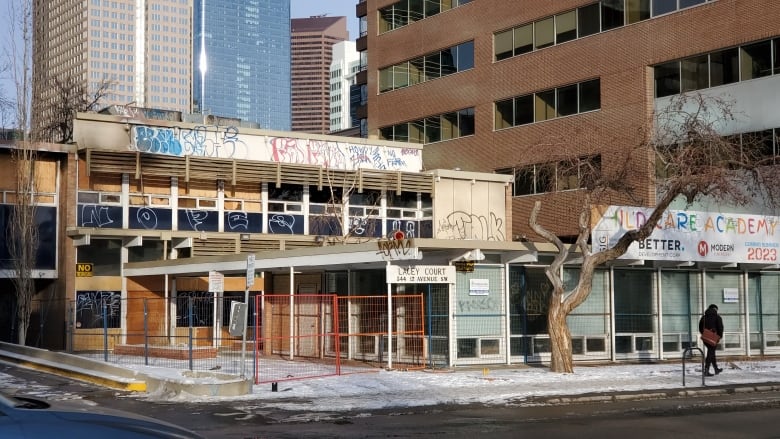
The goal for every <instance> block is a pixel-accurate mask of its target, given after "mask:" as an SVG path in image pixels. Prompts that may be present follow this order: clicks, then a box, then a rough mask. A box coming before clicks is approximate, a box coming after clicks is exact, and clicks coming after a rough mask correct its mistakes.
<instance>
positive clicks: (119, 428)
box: [0, 393, 204, 439]
mask: <svg viewBox="0 0 780 439" xmlns="http://www.w3.org/2000/svg"><path fill="white" fill-rule="evenodd" d="M93 437H94V438H97V437H103V438H107V439H142V438H144V439H148V438H159V439H166V438H168V439H173V438H176V439H192V438H200V439H204V438H203V436H201V435H199V434H197V433H195V432H193V431H190V430H187V429H184V428H182V427H178V426H176V425H173V424H170V423H167V422H162V421H158V420H156V419H152V418H147V417H144V416H139V415H135V414H132V413H127V412H121V411H118V410H111V409H103V408H96V407H90V406H87V405H85V404H82V403H76V402H65V401H63V402H59V401H58V402H46V401H42V400H38V399H33V398H28V397H23V396H11V395H7V394H4V393H0V438H9V439H10V438H14V439H17V438H19V439H29V438H35V439H38V438H57V439H69V438H78V439H85V438H93Z"/></svg>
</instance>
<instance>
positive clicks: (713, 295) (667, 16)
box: [356, 0, 780, 361]
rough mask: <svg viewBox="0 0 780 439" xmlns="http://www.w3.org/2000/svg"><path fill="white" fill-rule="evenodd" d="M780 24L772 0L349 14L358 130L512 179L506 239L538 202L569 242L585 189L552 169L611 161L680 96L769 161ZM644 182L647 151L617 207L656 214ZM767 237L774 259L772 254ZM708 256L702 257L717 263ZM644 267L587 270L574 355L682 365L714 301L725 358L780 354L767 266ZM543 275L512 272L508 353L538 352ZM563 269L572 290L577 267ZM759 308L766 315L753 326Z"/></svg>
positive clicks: (491, 0)
mask: <svg viewBox="0 0 780 439" xmlns="http://www.w3.org/2000/svg"><path fill="white" fill-rule="evenodd" d="M779 14H780V3H778V2H776V1H771V0H709V1H708V0H638V1H634V0H603V1H593V0H567V1H556V2H539V1H533V0H524V1H514V2H506V1H501V0H460V1H449V0H442V1H431V2H406V1H403V2H399V1H397V0H366V1H364V2H357V4H356V15H357V17H358V18H359V19H360V22H361V32H362V31H365V34H361V36H360V37H359V38H358V40H357V41H356V46H357V49H358V51H360V52H361V59H362V60H364V63H363V67H364V70H363V71H361V73H360V74H358V84H360V85H363V86H364V87H365V88H366V96H367V103H366V105H365V106H364V107H363V108H362V109H361V110H360V111H362V112H363V114H364V120H365V124H366V130H365V135H366V136H367V137H369V138H378V139H392V140H395V141H406V142H414V143H422V144H424V145H425V146H424V149H423V151H424V152H423V159H424V163H425V165H426V167H433V168H444V169H453V168H457V169H463V170H469V171H480V172H496V173H503V174H507V175H511V176H512V177H513V185H512V191H513V196H512V201H511V205H512V206H511V210H510V211H511V214H510V215H508V217H507V219H508V220H509V221H511V223H512V227H511V229H512V232H513V234H514V236H512V237H511V239H514V240H523V239H526V238H527V239H530V240H532V241H533V240H538V239H539V237H538V236H536V235H535V234H534V233H532V231H531V230H530V227H529V226H528V219H529V212H530V210H531V208H532V207H533V205H534V203H535V202H536V201H542V203H543V210H542V213H541V215H540V222H541V223H542V224H544V225H545V226H546V227H547V228H548V229H549V230H551V231H552V232H553V233H555V234H557V235H558V236H560V237H563V238H567V237H573V236H575V235H576V234H577V216H578V215H579V212H580V210H581V207H580V206H581V205H582V204H581V198H580V194H581V191H578V190H577V189H578V188H579V184H580V183H579V180H578V179H577V178H576V177H578V176H576V175H575V176H571V175H565V177H575V178H560V177H561V175H560V169H559V168H558V167H557V166H556V164H557V162H556V160H560V158H559V157H560V156H561V155H567V156H569V157H570V156H571V155H576V156H577V157H581V158H582V159H587V160H590V162H591V163H593V164H597V165H599V166H601V167H618V166H620V165H621V164H622V163H624V162H625V158H626V151H627V150H628V149H629V148H633V147H636V146H637V145H638V144H639V143H637V142H638V139H641V137H640V136H639V135H638V134H637V133H639V132H648V131H649V130H648V129H649V128H650V126H649V123H648V122H649V121H650V120H652V115H653V112H654V111H655V110H660V111H663V110H664V109H665V108H667V107H668V106H669V103H670V102H671V100H672V99H674V98H675V97H680V96H683V95H685V94H686V93H702V94H704V95H707V96H716V97H724V98H726V99H727V100H729V101H732V102H733V107H732V110H733V111H735V112H736V113H735V114H738V117H737V120H736V121H735V122H734V123H731V124H729V125H727V126H723V127H722V130H721V134H723V135H735V136H740V138H744V136H746V135H748V136H749V135H754V134H756V133H758V134H760V135H761V138H763V139H765V140H766V141H765V143H764V147H763V149H762V151H763V152H764V153H765V154H767V155H772V156H775V155H777V154H778V146H780V145H778V134H780V129H779V128H780V111H778V110H779V109H780V104H778V102H780V99H778V90H780V63H778V59H779V57H778V53H780V52H778V50H779V47H780V28H778V26H777V24H776V22H775V21H776V20H774V17H777V16H778V15H779ZM551 169H552V171H550V170H551ZM654 171H655V169H654V163H653V157H652V156H650V155H648V157H647V160H646V162H644V163H639V164H637V166H636V167H635V170H634V171H633V172H632V173H631V174H630V176H629V178H631V179H633V180H634V181H635V182H636V183H637V185H636V187H638V188H639V191H638V192H637V193H636V194H635V195H636V198H635V199H632V200H615V201H616V202H615V203H614V204H622V205H632V206H637V205H638V206H653V205H654V203H655V198H656V187H655V183H654V177H655V175H654ZM548 182H554V183H555V186H553V187H552V188H553V190H551V187H550V185H548V184H547V183H548ZM696 210H707V209H704V208H701V209H696ZM727 211H728V210H727ZM674 213H675V214H683V215H684V214H685V212H682V213H681V212H679V211H675V212H674ZM691 213H694V212H691ZM750 213H752V214H754V215H771V214H772V213H770V212H767V211H760V212H756V211H754V212H750ZM704 215H706V216H715V215H716V213H713V212H710V213H707V214H704ZM723 215H726V216H729V215H733V216H734V217H735V218H736V217H739V216H740V215H744V212H743V213H728V214H725V213H724V214H723ZM765 238H766V240H767V241H766V245H767V246H768V247H772V248H773V247H775V246H776V245H778V244H777V242H776V241H777V240H776V238H773V237H769V236H767V237H765ZM675 239H677V238H675ZM725 239H728V238H727V237H726V236H723V235H719V236H712V237H709V238H706V239H702V241H707V242H709V241H712V243H715V242H722V241H721V240H725ZM756 242H758V241H756ZM752 244H755V243H751V244H750V245H752ZM759 245H764V244H763V243H762V244H759ZM705 247H706V248H704V249H703V250H702V251H701V253H704V254H705V255H710V256H711V253H708V251H709V249H710V247H709V246H706V242H705ZM716 248H719V247H716ZM726 248H729V249H730V248H731V247H726ZM735 248H736V247H735ZM694 253H695V252H694ZM650 259H652V258H637V257H630V256H627V257H626V258H624V259H621V260H619V261H616V262H615V263H614V264H610V265H609V266H605V267H600V268H599V269H598V270H597V271H596V274H595V276H594V280H593V284H592V286H593V292H592V293H591V295H590V297H589V298H588V300H587V301H586V302H585V303H583V304H582V305H580V306H579V307H578V308H577V309H576V310H575V311H574V312H573V313H572V315H570V317H569V319H568V323H569V328H570V329H571V333H572V336H573V346H572V348H573V352H574V355H575V359H581V360H585V359H593V358H609V359H622V358H629V359H640V358H670V357H679V356H680V355H681V353H682V351H683V350H684V349H686V348H690V347H695V346H696V343H697V342H698V340H697V337H696V332H697V331H696V328H697V326H696V325H697V322H698V317H699V316H700V315H701V313H702V312H703V310H704V309H706V308H707V306H708V305H709V304H711V303H714V304H717V305H718V306H719V307H720V313H721V315H722V316H723V318H724V322H725V326H726V328H729V329H726V335H725V337H724V341H723V343H722V344H721V349H722V350H723V352H724V353H725V354H727V355H728V354H734V355H738V354H744V353H750V352H757V351H762V352H770V351H774V350H776V349H777V346H778V343H777V337H776V336H775V334H776V333H778V331H780V318H778V313H777V311H776V310H778V309H780V307H779V305H778V304H779V303H780V299H778V298H779V297H780V288H778V285H780V284H779V283H778V278H779V277H778V276H777V272H776V271H775V270H774V268H773V267H776V265H772V264H768V265H763V264H759V265H760V266H761V270H763V271H762V272H761V273H760V274H756V273H750V271H751V270H753V269H755V268H756V267H758V266H759V265H755V264H752V263H751V261H750V260H749V259H745V258H740V257H738V255H737V254H736V253H730V256H728V257H727V259H729V260H728V262H722V261H721V262H710V261H705V260H702V258H701V257H699V256H696V258H693V259H691V258H688V257H686V256H684V255H682V254H679V255H676V256H675V255H672V254H669V255H667V257H665V258H660V259H658V260H650ZM549 262H550V260H545V259H544V258H541V257H540V259H539V261H538V264H537V265H535V266H525V267H511V266H510V268H509V270H508V273H507V276H508V285H509V286H510V287H509V292H508V294H509V296H510V302H509V308H508V309H509V319H510V324H509V325H508V327H507V331H509V333H510V334H511V336H510V338H511V340H510V342H509V343H508V346H506V349H507V350H508V352H509V353H510V355H511V356H514V357H515V358H518V357H520V356H522V357H523V358H525V359H526V361H528V360H531V359H534V358H542V359H544V358H546V357H545V356H546V355H547V352H549V341H548V340H546V338H547V334H546V323H547V321H546V313H547V305H546V303H547V300H548V297H547V294H548V291H549V288H550V286H549V283H548V281H547V280H546V277H545V274H544V270H545V268H546V266H547V265H548V264H549ZM563 271H564V273H563V275H564V278H565V280H566V283H567V285H574V284H575V283H576V280H577V277H578V274H579V271H578V267H577V266H576V264H575V265H572V266H569V267H566V268H564V270H563ZM452 306H453V307H456V308H455V311H454V312H455V313H456V314H459V313H462V312H464V310H463V309H461V308H460V304H458V303H452ZM759 309H761V310H763V311H765V312H768V314H767V315H766V316H762V317H758V316H757V313H758V310H759ZM491 312H492V313H493V314H494V315H500V314H501V313H502V309H501V308H500V307H498V306H496V307H495V308H494V309H492V310H491V311H490V312H487V311H485V313H486V314H490V313H491ZM596 314H600V316H599V317H597V318H595V319H592V317H593V316H595V315H596ZM513 319H516V320H513ZM511 322H515V323H511ZM489 338H495V337H493V336H482V335H481V336H474V337H472V336H471V335H469V336H468V337H465V336H464V337H463V340H462V342H461V343H462V344H460V345H459V348H460V347H461V346H466V345H468V346H469V348H468V349H465V348H464V349H462V351H459V352H458V354H457V356H458V358H461V357H462V358H464V359H466V358H487V357H488V356H489V355H490V352H491V351H490V349H489V347H490V344H489V343H487V344H485V343H484V342H486V341H487V339H489ZM502 349H504V346H503V345H501V344H499V350H500V351H501V350H502ZM502 352H503V351H502Z"/></svg>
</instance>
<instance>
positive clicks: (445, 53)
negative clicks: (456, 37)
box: [439, 47, 458, 76]
mask: <svg viewBox="0 0 780 439" xmlns="http://www.w3.org/2000/svg"><path fill="white" fill-rule="evenodd" d="M457 50H458V49H457V47H453V48H450V49H444V50H442V51H441V52H440V54H439V59H440V60H441V76H447V75H451V74H453V73H455V72H457V71H458V69H457V67H456V66H455V58H456V56H457Z"/></svg>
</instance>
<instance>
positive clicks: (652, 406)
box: [0, 363, 780, 439]
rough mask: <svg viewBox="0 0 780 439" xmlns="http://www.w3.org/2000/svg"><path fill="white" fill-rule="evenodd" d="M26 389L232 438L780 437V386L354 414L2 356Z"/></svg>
mask: <svg viewBox="0 0 780 439" xmlns="http://www.w3.org/2000/svg"><path fill="white" fill-rule="evenodd" d="M0 372H2V373H4V374H7V375H11V376H12V377H13V378H12V379H11V380H3V382H0V389H2V388H4V387H5V388H8V387H11V388H13V389H15V390H16V391H17V393H19V392H21V393H25V394H28V395H32V396H35V397H43V398H48V399H78V398H83V399H87V400H90V401H92V402H95V403H97V404H98V405H100V406H106V407H111V408H114V409H121V410H125V411H130V412H135V413H139V414H143V415H146V416H151V417H154V418H157V419H162V420H165V421H169V422H173V423H175V424H179V425H183V426H186V427H188V428H190V429H192V430H195V431H198V432H200V433H201V434H203V435H205V436H206V437H208V438H210V439H222V438H225V439H231V438H241V439H245V438H438V437H442V438H445V437H446V438H469V439H474V438H480V437H489V438H491V439H492V438H523V437H529V438H531V437H533V438H536V439H548V438H577V439H582V438H630V439H639V438H659V437H662V438H664V439H668V438H678V437H679V438H683V437H685V438H693V437H707V436H712V437H715V438H718V439H727V438H780V426H778V417H780V393H778V392H766V393H742V394H731V395H718V396H709V397H698V398H684V399H682V398H680V399H677V398H675V399H664V400H640V401H624V402H619V403H593V404H574V405H538V404H539V403H538V402H535V403H534V404H529V403H528V402H527V401H516V402H515V403H513V404H507V405H502V406H485V405H443V406H435V407H418V408H409V407H404V408H400V409H398V410H379V411H352V412H341V411H332V412H317V413H312V412H306V411H285V410H280V409H269V408H267V407H264V405H263V402H262V401H261V400H230V401H217V402H209V403H188V402H181V401H177V402H155V401H150V400H148V399H146V398H145V397H143V396H141V395H137V394H132V393H127V392H119V391H115V390H111V389H105V388H101V387H97V386H94V385H91V384H86V383H81V382H78V381H74V380H70V379H66V378H62V377H59V376H54V375H48V374H43V373H40V372H36V371H30V370H26V369H19V368H16V367H14V366H11V365H7V364H4V363H0Z"/></svg>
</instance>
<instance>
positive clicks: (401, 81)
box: [393, 63, 409, 89]
mask: <svg viewBox="0 0 780 439" xmlns="http://www.w3.org/2000/svg"><path fill="white" fill-rule="evenodd" d="M408 86H409V64H408V63H403V64H398V65H395V66H393V88H394V89H395V88H402V87H408Z"/></svg>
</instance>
